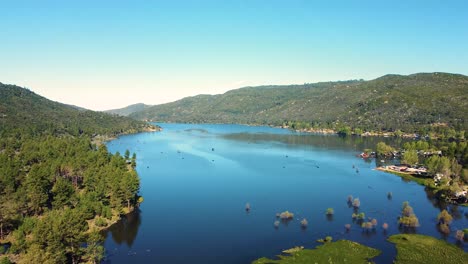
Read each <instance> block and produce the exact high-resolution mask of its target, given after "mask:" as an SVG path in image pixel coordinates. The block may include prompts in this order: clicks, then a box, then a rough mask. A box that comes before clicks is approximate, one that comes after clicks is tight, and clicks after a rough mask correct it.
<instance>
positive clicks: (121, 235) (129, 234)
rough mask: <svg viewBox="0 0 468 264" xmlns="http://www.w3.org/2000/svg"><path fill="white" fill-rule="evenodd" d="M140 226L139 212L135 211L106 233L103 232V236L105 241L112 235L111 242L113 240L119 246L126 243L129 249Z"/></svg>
mask: <svg viewBox="0 0 468 264" xmlns="http://www.w3.org/2000/svg"><path fill="white" fill-rule="evenodd" d="M140 225H141V216H140V210H135V211H133V212H132V213H130V214H128V215H126V216H124V217H122V219H121V220H120V221H118V222H117V223H115V224H114V225H112V226H111V227H110V228H109V229H108V230H107V231H105V233H104V236H105V238H106V239H107V237H108V236H109V233H110V234H111V235H112V240H114V242H115V243H116V244H118V245H121V244H122V243H126V244H127V245H128V246H129V247H131V246H132V245H133V242H134V241H135V238H136V237H137V234H138V229H139V227H140Z"/></svg>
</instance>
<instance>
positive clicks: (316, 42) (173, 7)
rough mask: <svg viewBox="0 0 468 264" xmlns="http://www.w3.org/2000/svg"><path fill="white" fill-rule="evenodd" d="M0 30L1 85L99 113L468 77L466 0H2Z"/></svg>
mask: <svg viewBox="0 0 468 264" xmlns="http://www.w3.org/2000/svg"><path fill="white" fill-rule="evenodd" d="M150 2H151V3H150ZM0 34H1V38H0V82H3V83H11V84H17V85H20V86H26V87H28V88H30V89H31V90H33V91H35V92H37V93H39V94H41V95H44V96H46V97H48V98H51V99H53V100H58V101H62V102H65V103H70V104H76V105H79V106H83V107H87V108H90V109H95V110H103V109H108V108H116V107H122V106H125V105H128V104H131V103H137V102H144V103H148V104H158V103H163V102H169V101H173V100H176V99H179V98H182V97H185V96H190V95H196V94H200V93H210V94H214V93H222V92H225V91H226V90H229V89H233V88H238V87H242V86H248V85H261V84H290V83H304V82H316V81H328V80H345V79H358V78H364V79H373V78H377V77H379V76H381V75H385V74H387V73H399V74H411V73H416V72H432V71H443V72H453V73H461V74H465V75H467V74H468V1H464V0H459V1H450V0H447V1H442V0H441V1H431V0H424V1H416V0H414V1H410V0H405V1H395V0H394V1H377V0H369V1H352V0H343V1H312V0H310V1H305V0H304V1H294V0H284V1H272V0H265V1H255V0H236V1H174V0H171V1H169V0H168V1H139V0H136V1H135V0H132V1H130V0H128V1H116V0H111V1H87V0H80V1H47V0H41V1H22V0H14V1H5V0H0Z"/></svg>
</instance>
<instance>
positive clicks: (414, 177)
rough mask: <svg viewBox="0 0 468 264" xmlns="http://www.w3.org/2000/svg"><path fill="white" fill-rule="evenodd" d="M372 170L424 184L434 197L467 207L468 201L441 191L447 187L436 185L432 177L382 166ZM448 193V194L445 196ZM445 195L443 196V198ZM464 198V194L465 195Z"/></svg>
mask: <svg viewBox="0 0 468 264" xmlns="http://www.w3.org/2000/svg"><path fill="white" fill-rule="evenodd" d="M374 170H378V171H382V172H385V173H391V174H394V175H396V176H399V177H401V178H402V179H405V180H408V181H413V182H416V183H417V184H419V185H422V186H425V187H427V188H429V189H430V190H432V191H433V193H434V194H436V199H440V200H444V201H445V202H448V203H450V204H454V205H458V206H464V207H467V206H468V203H466V202H457V200H458V199H460V198H458V197H456V196H455V194H454V193H452V192H450V193H441V192H444V191H447V189H443V188H441V187H439V186H440V185H437V184H436V183H435V182H434V179H433V178H431V177H418V176H417V174H414V173H411V172H406V171H395V170H392V169H388V168H385V167H383V166H380V167H376V168H375V169H374ZM446 194H448V195H449V196H446ZM444 197H445V198H444ZM465 200H466V196H465Z"/></svg>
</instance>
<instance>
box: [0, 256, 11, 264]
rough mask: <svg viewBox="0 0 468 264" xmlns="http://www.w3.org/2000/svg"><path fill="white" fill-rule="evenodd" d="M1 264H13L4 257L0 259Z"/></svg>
mask: <svg viewBox="0 0 468 264" xmlns="http://www.w3.org/2000/svg"><path fill="white" fill-rule="evenodd" d="M0 264H13V262H11V261H10V259H9V258H8V257H3V258H1V259H0Z"/></svg>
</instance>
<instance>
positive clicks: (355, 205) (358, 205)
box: [353, 198, 361, 209]
mask: <svg viewBox="0 0 468 264" xmlns="http://www.w3.org/2000/svg"><path fill="white" fill-rule="evenodd" d="M360 206H361V201H360V200H359V198H355V199H354V200H353V207H354V208H356V209H358V208H359V207H360Z"/></svg>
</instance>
